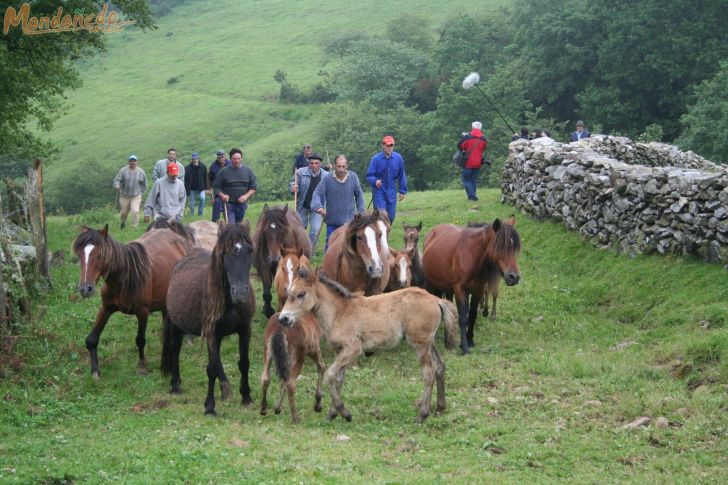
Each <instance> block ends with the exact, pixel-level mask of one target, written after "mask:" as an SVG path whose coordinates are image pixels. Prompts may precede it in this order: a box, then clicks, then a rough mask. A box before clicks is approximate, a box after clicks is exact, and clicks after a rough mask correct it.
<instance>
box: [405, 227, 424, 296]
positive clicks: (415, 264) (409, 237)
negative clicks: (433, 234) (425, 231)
mask: <svg viewBox="0 0 728 485" xmlns="http://www.w3.org/2000/svg"><path fill="white" fill-rule="evenodd" d="M402 228H403V229H404V250H405V251H407V253H409V256H410V258H411V259H412V286H418V287H420V288H424V287H425V270H424V268H423V267H422V253H421V252H420V246H419V244H418V243H419V241H420V232H422V222H421V221H420V223H419V224H417V225H416V226H412V225H409V224H405V223H404V222H403V223H402Z"/></svg>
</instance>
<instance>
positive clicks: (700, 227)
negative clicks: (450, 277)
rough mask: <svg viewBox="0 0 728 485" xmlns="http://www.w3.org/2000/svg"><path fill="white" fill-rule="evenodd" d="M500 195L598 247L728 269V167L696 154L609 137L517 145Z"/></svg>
mask: <svg viewBox="0 0 728 485" xmlns="http://www.w3.org/2000/svg"><path fill="white" fill-rule="evenodd" d="M501 190H502V193H503V195H502V201H504V202H507V203H510V204H513V205H515V206H517V207H519V208H520V209H521V210H522V211H523V212H525V213H528V214H531V215H533V216H535V217H537V218H539V219H545V218H552V219H556V220H560V221H563V222H564V224H565V225H566V227H568V228H569V229H573V230H578V231H579V232H580V233H581V234H582V235H584V236H585V237H586V238H588V239H590V240H591V241H593V242H594V243H595V244H597V245H599V246H603V247H614V248H616V249H617V250H618V251H621V252H626V253H628V254H637V253H650V252H653V251H658V252H659V253H661V254H668V253H671V254H694V255H698V256H700V257H702V258H703V259H704V260H705V261H708V262H723V263H728V168H726V167H722V166H719V165H715V164H713V163H711V162H709V161H708V160H705V159H703V158H702V157H699V156H698V155H696V154H695V153H693V152H681V151H679V150H678V149H677V148H676V147H674V146H671V145H666V144H663V143H633V142H632V141H630V140H629V139H627V138H623V137H612V136H606V135H597V136H593V137H591V138H588V139H586V140H582V141H580V142H578V143H568V144H561V143H552V144H542V143H538V142H533V141H530V142H529V141H525V140H520V141H515V142H513V143H511V144H510V146H509V155H508V160H507V161H506V165H505V167H504V169H503V179H502V182H501Z"/></svg>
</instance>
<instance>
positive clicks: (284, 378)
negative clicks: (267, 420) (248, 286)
mask: <svg viewBox="0 0 728 485" xmlns="http://www.w3.org/2000/svg"><path fill="white" fill-rule="evenodd" d="M297 323H298V324H297V325H295V326H293V327H284V326H282V325H281V324H280V322H279V321H278V313H276V314H275V315H273V316H272V317H270V320H268V326H267V327H266V329H265V340H264V341H265V345H264V347H263V375H262V376H261V377H260V383H261V386H262V390H261V394H262V398H261V403H260V414H262V415H264V416H265V415H266V414H267V413H268V399H267V394H268V386H269V385H270V366H271V363H272V362H273V360H275V363H276V371H277V373H278V377H279V378H280V379H281V390H280V394H279V397H278V401H277V402H276V405H275V408H274V411H275V413H276V414H280V412H281V406H282V404H283V397H284V396H285V395H286V392H287V393H288V404H289V405H290V406H291V419H292V420H293V422H294V423H298V422H300V421H301V419H300V418H299V416H298V411H297V410H296V386H297V383H298V376H299V375H301V369H302V368H303V361H304V360H305V359H306V357H309V358H310V359H311V360H313V361H314V363H315V364H316V369H317V371H318V380H317V381H316V401H315V403H314V406H313V410H314V411H316V412H317V413H318V412H321V396H322V394H321V383H322V381H323V378H324V371H325V370H326V365H325V364H324V359H323V358H322V357H321V346H320V345H319V342H320V340H321V327H320V326H319V324H318V320H316V317H315V316H313V314H311V313H309V314H307V315H304V316H302V317H301V318H300V319H299V320H298V322H297Z"/></svg>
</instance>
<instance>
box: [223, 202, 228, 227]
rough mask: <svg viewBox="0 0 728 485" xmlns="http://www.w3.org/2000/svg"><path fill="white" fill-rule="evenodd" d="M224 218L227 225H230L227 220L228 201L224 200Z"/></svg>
mask: <svg viewBox="0 0 728 485" xmlns="http://www.w3.org/2000/svg"><path fill="white" fill-rule="evenodd" d="M222 218H223V220H224V221H225V224H227V223H228V218H227V201H224V200H223V201H222Z"/></svg>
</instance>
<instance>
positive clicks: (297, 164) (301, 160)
mask: <svg viewBox="0 0 728 485" xmlns="http://www.w3.org/2000/svg"><path fill="white" fill-rule="evenodd" d="M312 153H313V148H312V147H311V145H309V144H308V143H307V144H305V145H303V151H301V153H299V154H298V155H296V158H295V159H294V160H293V173H294V174H295V173H296V170H298V169H299V168H305V167H308V157H310V156H311V154H312Z"/></svg>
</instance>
